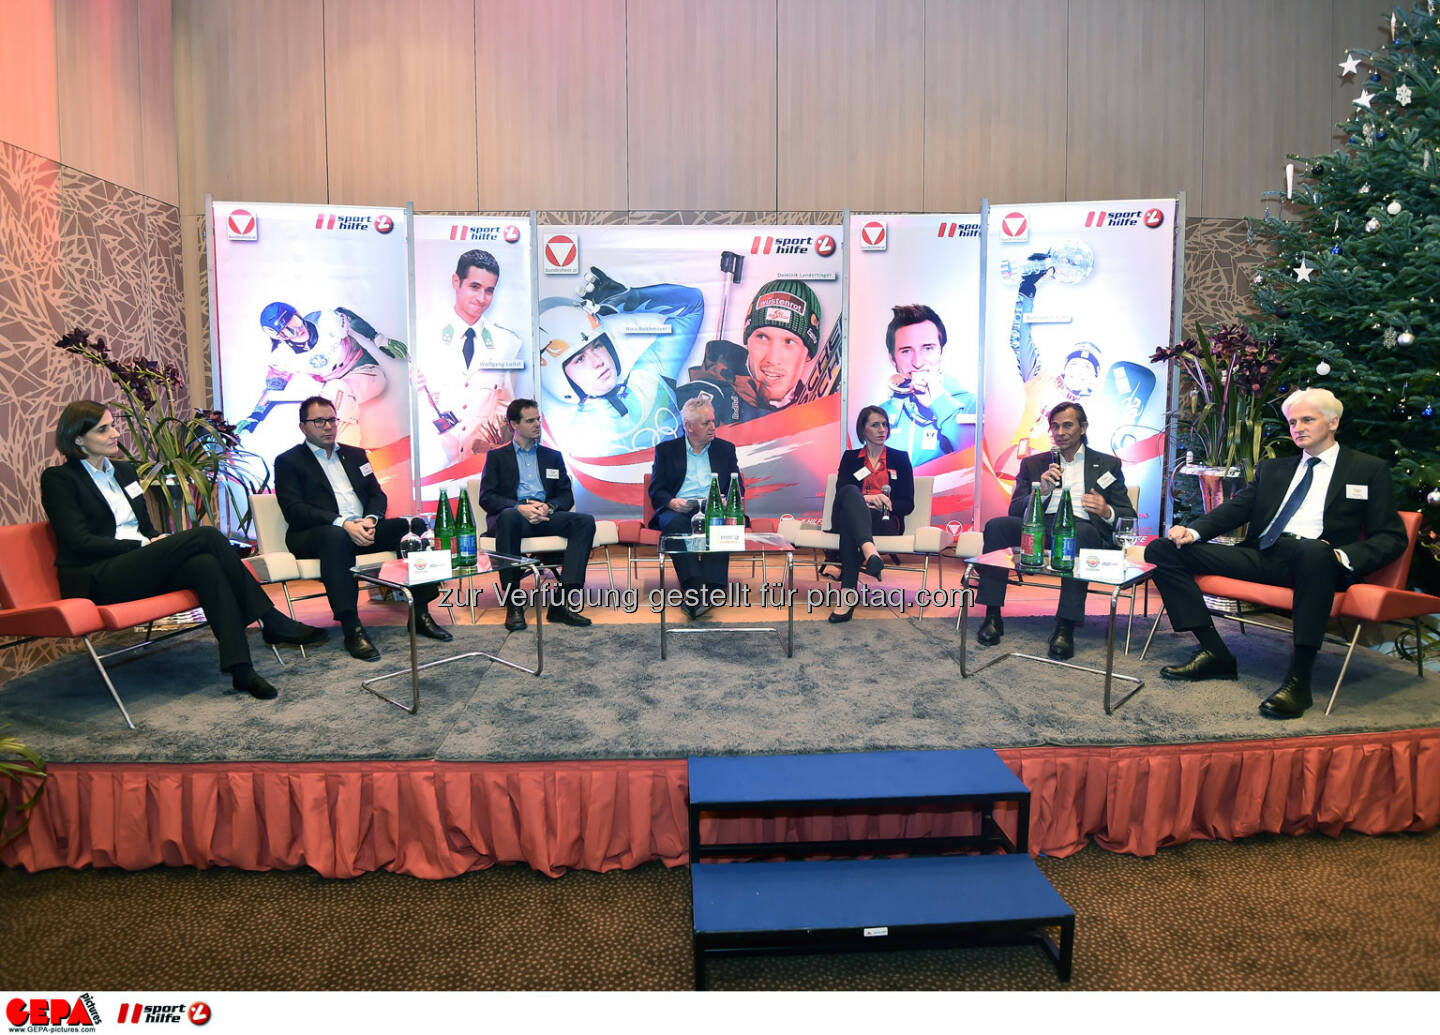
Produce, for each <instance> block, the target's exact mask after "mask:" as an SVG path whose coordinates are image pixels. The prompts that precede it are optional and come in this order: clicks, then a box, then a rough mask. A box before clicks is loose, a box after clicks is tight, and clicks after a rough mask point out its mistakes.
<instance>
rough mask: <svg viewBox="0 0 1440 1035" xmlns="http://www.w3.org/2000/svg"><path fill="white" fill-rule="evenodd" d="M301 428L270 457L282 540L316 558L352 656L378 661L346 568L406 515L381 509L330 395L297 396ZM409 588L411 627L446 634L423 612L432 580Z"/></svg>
mask: <svg viewBox="0 0 1440 1035" xmlns="http://www.w3.org/2000/svg"><path fill="white" fill-rule="evenodd" d="M300 433H301V434H302V435H304V436H305V441H304V442H302V443H300V444H299V445H298V446H294V447H293V448H291V449H287V450H286V451H285V452H283V453H281V454H280V455H279V456H277V457H276V458H275V495H276V496H277V497H278V498H279V501H280V510H281V512H282V513H284V515H285V520H286V522H287V523H288V524H289V526H290V527H289V530H288V531H287V532H286V534H285V545H286V546H288V547H289V548H290V552H291V553H293V554H294V555H295V556H296V557H312V558H317V559H318V560H319V561H320V581H321V582H323V583H324V584H325V596H326V597H327V598H328V599H329V601H330V610H331V612H332V613H333V614H334V615H335V620H336V621H337V622H339V623H340V626H341V628H342V629H343V630H344V632H345V649H346V650H348V651H349V652H350V655H351V657H354V658H358V659H359V660H361V661H379V660H380V651H379V649H378V648H377V647H376V646H375V644H374V643H372V642H371V641H370V637H369V636H368V635H367V634H366V632H365V627H364V626H363V625H361V624H360V613H359V607H358V601H359V599H360V590H359V588H358V587H357V586H356V584H355V576H353V575H351V574H350V569H351V568H352V567H354V566H355V558H356V556H357V555H359V554H361V553H373V552H375V551H379V550H393V549H395V548H396V547H397V546H398V545H399V544H400V539H401V537H402V536H403V535H404V534H405V533H406V531H408V530H409V527H410V525H409V522H407V521H406V520H405V519H404V518H387V517H386V516H385V506H386V499H385V492H384V490H382V489H381V488H380V482H379V480H378V479H377V478H376V477H375V471H374V470H373V469H372V468H371V466H370V461H369V459H368V458H367V456H366V454H365V450H363V449H361V448H360V447H359V446H347V445H341V444H338V443H337V442H336V441H335V440H336V437H337V436H338V434H339V421H338V420H337V419H336V416H335V407H334V406H333V405H332V404H331V403H330V400H328V399H326V398H325V397H323V396H319V395H312V396H310V398H308V399H306V400H305V401H304V402H302V403H301V404H300ZM413 592H414V596H415V605H416V607H415V612H416V613H415V631H416V632H418V633H419V634H420V635H421V636H428V637H430V638H431V639H432V640H450V639H453V638H454V637H452V636H451V634H450V633H449V632H447V631H446V630H444V629H442V628H441V627H440V626H438V625H436V624H435V619H433V618H431V617H430V611H429V606H430V601H432V600H434V599H435V597H436V596H437V595H438V594H439V591H438V589H437V587H435V586H434V585H428V586H416V587H415V589H414V590H413Z"/></svg>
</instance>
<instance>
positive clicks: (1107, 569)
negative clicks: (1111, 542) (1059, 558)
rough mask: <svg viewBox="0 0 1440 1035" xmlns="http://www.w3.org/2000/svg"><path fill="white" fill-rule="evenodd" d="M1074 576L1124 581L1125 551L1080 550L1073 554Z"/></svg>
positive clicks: (1099, 580)
mask: <svg viewBox="0 0 1440 1035" xmlns="http://www.w3.org/2000/svg"><path fill="white" fill-rule="evenodd" d="M1075 576H1076V578H1082V579H1093V580H1094V581H1096V582H1124V581H1125V551H1124V550H1080V551H1078V552H1077V553H1076V554H1075Z"/></svg>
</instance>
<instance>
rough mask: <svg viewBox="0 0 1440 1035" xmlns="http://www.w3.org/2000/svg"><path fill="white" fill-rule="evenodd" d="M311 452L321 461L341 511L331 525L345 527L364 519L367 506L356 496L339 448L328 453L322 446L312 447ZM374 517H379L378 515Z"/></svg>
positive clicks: (321, 466) (321, 468)
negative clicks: (349, 522) (349, 523)
mask: <svg viewBox="0 0 1440 1035" xmlns="http://www.w3.org/2000/svg"><path fill="white" fill-rule="evenodd" d="M310 452H312V453H314V454H315V459H316V460H319V461H320V470H322V471H324V472H325V477H326V478H327V479H328V480H329V482H330V488H331V489H333V490H334V491H335V506H336V507H337V508H338V509H339V511H340V516H339V517H337V518H336V519H335V520H334V521H333V522H331V523H332V524H335V525H343V524H344V523H345V522H347V521H354V520H355V519H356V518H362V517H364V516H365V505H364V504H363V503H361V502H360V497H359V496H357V495H356V494H355V487H354V486H353V485H351V484H350V476H349V475H348V474H346V473H345V465H344V464H343V463H341V462H340V449H339V447H338V446H337V447H336V449H335V452H334V453H326V452H325V450H324V449H322V448H321V447H320V446H315V445H312V446H311V447H310ZM372 516H374V517H379V515H378V514H377V515H372Z"/></svg>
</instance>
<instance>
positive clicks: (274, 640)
mask: <svg viewBox="0 0 1440 1035" xmlns="http://www.w3.org/2000/svg"><path fill="white" fill-rule="evenodd" d="M277 624H278V623H277ZM260 638H261V639H262V640H264V641H265V642H266V644H268V645H270V646H272V647H275V646H291V647H313V646H314V645H315V644H317V643H324V642H325V641H326V640H328V639H329V638H330V631H329V630H328V629H319V628H316V627H315V626H313V625H303V624H301V623H300V622H295V621H291V622H289V623H288V624H287V626H286V628H284V629H280V628H277V629H275V630H273V631H272V630H270V629H268V628H265V627H261V629H260Z"/></svg>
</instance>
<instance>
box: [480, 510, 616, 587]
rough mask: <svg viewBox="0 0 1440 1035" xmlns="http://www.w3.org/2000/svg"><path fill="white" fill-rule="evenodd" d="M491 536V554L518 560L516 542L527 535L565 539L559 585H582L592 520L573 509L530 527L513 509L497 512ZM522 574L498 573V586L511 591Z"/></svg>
mask: <svg viewBox="0 0 1440 1035" xmlns="http://www.w3.org/2000/svg"><path fill="white" fill-rule="evenodd" d="M490 531H491V532H492V533H493V534H494V536H495V551H496V552H497V553H503V554H508V555H509V556H511V557H518V556H519V554H520V540H521V539H528V538H529V537H530V536H542V535H558V536H564V537H565V560H564V562H563V563H562V564H561V566H560V584H561V585H562V586H583V585H585V566H586V565H587V564H589V563H590V550H591V549H592V548H593V547H594V545H595V519H594V518H593V517H591V516H590V515H589V514H579V513H576V512H575V511H573V510H557V511H556V512H555V513H553V514H551V515H550V516H549V517H548V518H546V519H545V520H544V521H537V522H536V523H535V524H533V525H532V524H531V523H530V522H529V521H528V520H526V518H525V515H523V514H521V513H520V511H518V510H516V509H515V508H514V507H508V508H506V509H505V510H502V511H501V512H500V516H499V517H497V518H496V519H495V524H494V526H493V527H492V528H491V530H490ZM521 574H522V572H520V571H518V570H516V569H514V568H511V569H510V570H509V571H502V572H501V573H500V585H501V586H504V587H507V588H509V589H514V588H515V587H516V586H518V585H519V584H520V576H521Z"/></svg>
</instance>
